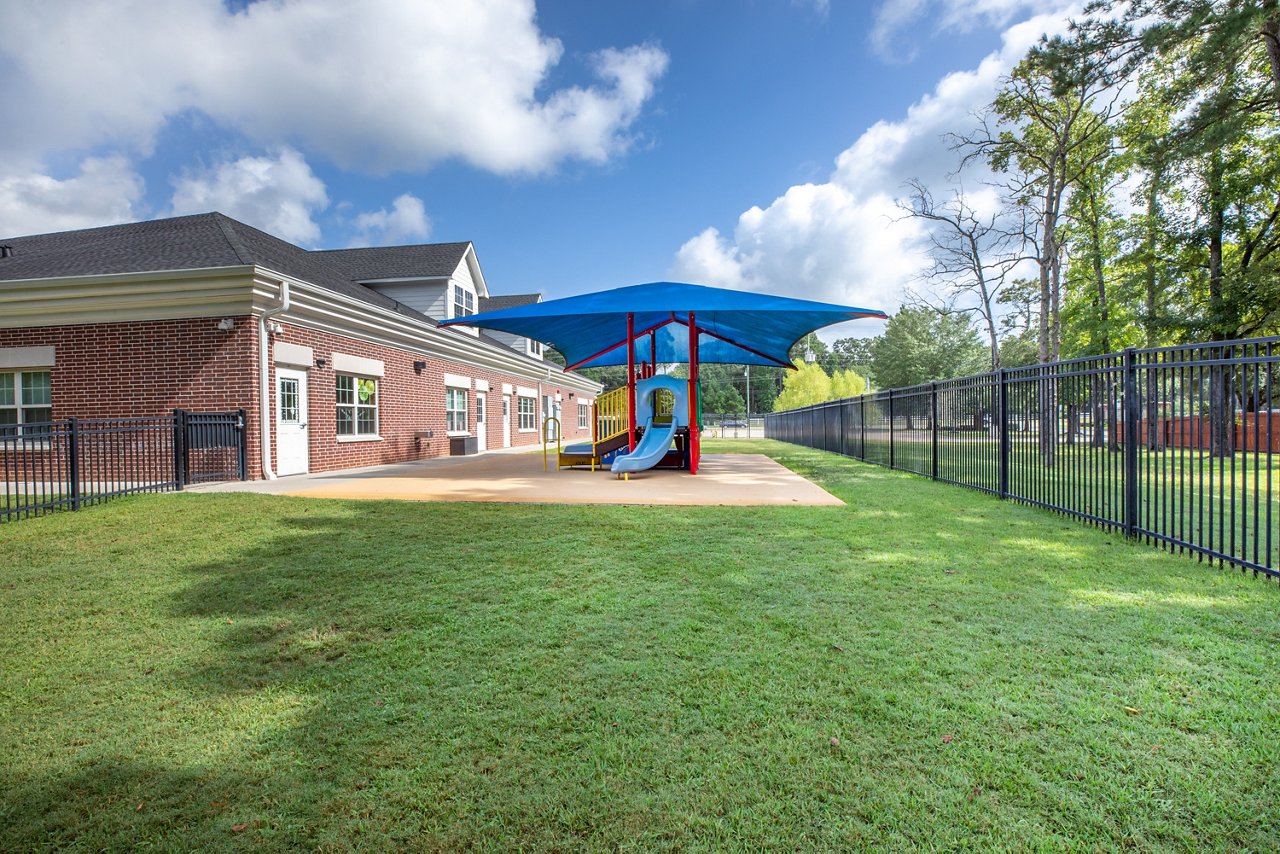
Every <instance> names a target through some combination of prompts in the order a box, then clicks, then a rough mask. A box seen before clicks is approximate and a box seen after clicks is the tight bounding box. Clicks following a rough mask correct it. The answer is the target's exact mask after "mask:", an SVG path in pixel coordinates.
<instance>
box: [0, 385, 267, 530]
mask: <svg viewBox="0 0 1280 854" xmlns="http://www.w3.org/2000/svg"><path fill="white" fill-rule="evenodd" d="M3 430H4V432H0V522H11V521H14V520H16V519H25V518H28V517H30V516H39V515H43V514H45V513H49V512H52V511H54V510H79V509H81V508H82V507H87V506H91V505H94V504H101V503H102V502H104V501H107V500H108V499H111V498H117V497H119V496H121V495H133V494H136V493H142V492H169V491H172V490H177V489H182V488H183V487H184V486H186V485H187V484H190V483H197V482H205V481H215V480H244V479H245V478H246V477H247V476H248V467H247V460H246V442H245V413H244V410H243V409H241V410H239V411H237V412H187V411H185V410H182V409H175V410H174V411H173V414H172V415H165V416H160V417H155V418H67V419H64V420H60V421H49V422H44V423H40V424H22V425H20V426H15V425H8V426H6V427H4V428H3Z"/></svg>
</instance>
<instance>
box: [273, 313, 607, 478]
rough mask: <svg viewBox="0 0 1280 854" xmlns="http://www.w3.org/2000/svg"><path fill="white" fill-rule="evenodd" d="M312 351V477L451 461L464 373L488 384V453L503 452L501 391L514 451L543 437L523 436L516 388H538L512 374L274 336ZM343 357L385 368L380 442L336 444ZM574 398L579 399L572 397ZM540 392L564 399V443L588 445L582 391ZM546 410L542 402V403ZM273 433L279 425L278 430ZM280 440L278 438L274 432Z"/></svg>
mask: <svg viewBox="0 0 1280 854" xmlns="http://www.w3.org/2000/svg"><path fill="white" fill-rule="evenodd" d="M272 337H273V340H275V341H285V342H288V343H290V344H298V345H301V346H304V347H310V348H312V350H314V352H315V357H316V358H317V359H324V360H325V366H324V367H322V368H320V367H315V366H312V367H311V368H310V369H309V370H308V372H307V390H308V395H307V403H308V412H307V415H308V420H307V430H308V433H309V440H310V448H309V450H310V469H311V471H328V470H332V469H340V468H351V467H355V466H367V465H379V464H383V463H393V462H405V461H408V460H416V459H429V458H432V457H445V456H448V455H449V439H448V435H447V431H446V427H445V409H444V392H445V385H444V375H445V374H446V373H449V374H458V375H461V376H466V377H470V378H471V379H472V380H473V381H474V380H477V379H479V380H488V382H489V393H488V394H487V396H486V398H487V403H488V408H487V412H488V417H487V418H486V439H487V444H488V449H489V450H491V451H492V450H496V449H500V448H502V435H503V433H502V386H503V384H508V385H511V386H512V387H513V392H512V395H511V414H510V422H511V446H512V447H521V446H528V447H533V446H537V445H538V433H537V432H536V431H535V432H532V433H522V432H520V431H519V429H518V426H517V423H516V418H517V405H516V400H515V398H516V395H515V393H514V387H516V386H524V387H526V388H534V389H536V388H538V383H537V381H535V380H530V379H520V378H517V377H513V376H511V375H509V374H503V373H499V372H496V371H489V370H482V369H479V368H475V367H472V366H469V365H464V364H461V363H457V362H449V361H443V360H440V359H431V358H427V357H425V356H422V355H421V354H416V353H409V352H406V351H403V350H397V349H395V348H392V347H384V346H381V345H378V344H370V343H367V342H364V341H357V340H354V339H351V338H346V337H343V336H339V335H333V334H331V333H326V332H319V331H316V330H312V329H307V328H305V327H301V326H296V325H292V324H284V331H283V333H282V334H279V335H274V336H272ZM335 352H336V353H344V354H347V355H350V356H360V357H362V358H366V359H376V360H378V361H381V362H382V363H383V364H384V366H385V370H386V374H385V376H383V377H382V378H381V379H379V381H378V397H379V403H378V432H379V435H380V436H381V440H380V441H372V442H370V441H360V442H352V441H340V440H339V439H338V438H337V414H336V406H337V398H336V392H335V382H336V381H335V371H334V369H333V354H334V353H335ZM415 361H425V362H426V363H427V365H426V367H425V368H424V369H423V370H422V372H421V373H418V372H416V371H414V369H413V363H414V362H415ZM272 385H273V389H272V411H274V407H275V389H274V386H275V383H274V380H273V383H272ZM571 393H573V394H575V396H574V397H570V396H569V395H570V394H571ZM542 394H549V395H552V396H553V397H554V396H555V395H556V394H559V395H561V398H562V400H561V402H560V405H561V409H562V421H563V426H564V441H566V442H570V441H580V440H583V439H589V438H590V436H591V428H590V425H589V424H588V426H587V428H586V429H582V430H580V429H578V410H577V402H578V398H577V396H576V394H577V393H576V392H572V390H571V389H568V388H565V387H563V386H560V385H554V384H550V383H545V382H544V383H543V384H542ZM538 405H539V407H541V401H539V402H538ZM475 419H476V389H475V385H474V382H473V383H472V388H471V389H470V390H468V392H467V426H468V429H469V430H470V431H471V432H472V433H473V434H474V432H475V425H476V420H475ZM272 429H273V431H274V427H273V428H272ZM428 431H430V432H431V433H432V436H431V438H429V439H428V438H422V439H416V440H415V438H414V435H415V434H416V433H425V432H428ZM273 435H274V432H273Z"/></svg>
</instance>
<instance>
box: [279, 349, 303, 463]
mask: <svg viewBox="0 0 1280 854" xmlns="http://www.w3.org/2000/svg"><path fill="white" fill-rule="evenodd" d="M307 462H308V460H307V374H306V372H305V371H294V370H290V369H288V368H277V369H276V474H306V472H307Z"/></svg>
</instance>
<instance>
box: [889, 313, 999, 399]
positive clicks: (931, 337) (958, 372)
mask: <svg viewBox="0 0 1280 854" xmlns="http://www.w3.org/2000/svg"><path fill="white" fill-rule="evenodd" d="M871 353H872V358H873V361H872V368H873V370H874V371H875V376H876V383H877V384H878V385H880V386H881V387H883V388H901V387H903V386H911V385H918V384H920V383H926V382H929V381H930V380H940V379H948V378H951V377H961V376H967V375H970V374H977V373H981V372H982V371H983V370H985V369H986V367H987V360H988V358H989V354H988V353H987V349H986V347H984V346H983V344H982V340H981V338H980V337H979V335H978V332H977V330H976V329H974V327H973V324H972V323H971V322H970V320H969V318H968V317H966V316H965V315H963V314H939V313H938V312H936V311H934V310H932V309H929V308H902V309H900V310H899V311H898V313H897V314H895V315H893V317H891V318H889V322H888V324H886V325H885V329H884V334H883V335H880V336H878V337H877V338H875V339H874V340H873V341H872V342H871Z"/></svg>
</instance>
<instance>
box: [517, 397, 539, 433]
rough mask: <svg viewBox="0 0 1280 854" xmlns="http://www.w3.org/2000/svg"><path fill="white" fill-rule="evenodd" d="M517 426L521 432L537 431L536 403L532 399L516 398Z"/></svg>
mask: <svg viewBox="0 0 1280 854" xmlns="http://www.w3.org/2000/svg"><path fill="white" fill-rule="evenodd" d="M516 417H517V419H518V420H517V425H518V427H519V429H521V430H537V429H538V402H537V401H536V400H534V399H533V398H532V397H518V398H516Z"/></svg>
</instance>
